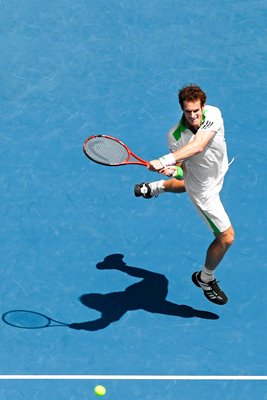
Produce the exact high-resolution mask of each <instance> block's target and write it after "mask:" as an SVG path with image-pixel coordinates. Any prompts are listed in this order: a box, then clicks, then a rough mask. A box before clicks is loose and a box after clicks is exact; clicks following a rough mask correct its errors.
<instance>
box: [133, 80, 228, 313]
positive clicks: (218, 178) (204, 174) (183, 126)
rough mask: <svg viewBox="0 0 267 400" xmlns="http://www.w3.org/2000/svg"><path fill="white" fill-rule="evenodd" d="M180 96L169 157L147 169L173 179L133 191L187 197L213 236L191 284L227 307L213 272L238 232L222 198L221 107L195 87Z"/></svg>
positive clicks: (225, 160) (224, 154) (223, 150)
mask: <svg viewBox="0 0 267 400" xmlns="http://www.w3.org/2000/svg"><path fill="white" fill-rule="evenodd" d="M178 98H179V103H180V106H181V108H182V111H183V114H182V117H181V119H180V121H179V122H178V124H177V125H176V126H174V127H173V128H172V129H171V130H170V131H169V133H168V143H169V149H170V153H169V154H167V155H165V156H162V157H160V158H159V159H156V160H152V161H150V164H149V166H148V168H149V170H150V171H153V172H159V173H161V174H163V175H165V176H168V177H170V179H168V180H166V179H162V180H159V181H156V182H151V183H141V184H137V185H135V187H134V193H135V196H137V197H140V196H142V197H144V198H146V199H150V198H152V197H155V196H158V195H159V194H161V193H164V192H172V193H182V192H187V193H188V195H189V197H190V199H191V200H192V202H193V204H194V206H195V208H196V210H197V211H198V213H199V214H200V216H201V217H202V218H203V219H204V221H205V222H206V223H207V225H208V227H209V228H210V230H211V231H212V232H213V234H214V237H215V238H214V240H213V241H212V243H211V244H210V245H209V247H208V249H207V252H206V258H205V263H204V265H203V268H202V270H201V271H198V272H195V273H194V274H193V275H192V280H193V282H194V284H195V285H196V286H198V287H199V288H201V289H203V293H204V295H205V296H206V298H207V299H208V300H210V301H211V302H213V303H215V304H219V305H223V304H226V303H227V300H228V298H227V296H226V294H225V293H224V292H223V291H222V290H221V288H220V287H219V285H218V281H217V280H216V279H215V270H216V268H217V267H218V265H219V263H220V262H221V260H222V259H223V257H224V255H225V254H226V252H227V250H228V249H229V247H230V246H231V245H232V244H233V241H234V229H233V227H232V225H231V221H230V219H229V217H228V215H227V213H226V211H225V209H224V206H223V204H222V202H221V199H220V191H221V189H222V186H223V182H224V176H225V174H226V172H227V170H228V168H229V163H228V157H227V148H226V143H225V136H224V123H223V118H222V114H221V112H220V110H219V109H218V108H217V107H214V106H210V105H206V94H205V93H204V91H203V90H202V89H201V88H200V87H199V86H197V85H194V84H192V85H189V86H186V87H184V88H182V89H181V90H180V91H179V95H178Z"/></svg>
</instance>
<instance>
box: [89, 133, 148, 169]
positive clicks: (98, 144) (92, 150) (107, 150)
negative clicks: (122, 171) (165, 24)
mask: <svg viewBox="0 0 267 400" xmlns="http://www.w3.org/2000/svg"><path fill="white" fill-rule="evenodd" d="M83 150H84V153H85V155H86V156H87V157H88V158H89V159H90V160H92V161H94V162H96V163H98V164H102V165H107V166H109V167H118V166H120V165H142V166H145V167H147V166H148V165H149V163H148V162H147V161H145V160H143V159H142V158H140V157H138V156H137V155H136V154H134V153H133V152H132V151H131V150H130V149H129V147H128V146H126V144H124V143H122V142H121V141H120V140H118V139H116V138H114V137H112V136H108V135H92V136H90V137H89V138H88V139H86V141H85V142H84V145H83Z"/></svg>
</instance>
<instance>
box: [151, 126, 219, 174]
mask: <svg viewBox="0 0 267 400" xmlns="http://www.w3.org/2000/svg"><path fill="white" fill-rule="evenodd" d="M215 134H216V132H215V131H207V130H201V129H199V130H198V131H197V133H196V134H195V137H194V140H192V141H191V142H189V143H187V144H186V145H185V146H183V147H181V148H180V149H178V150H176V151H174V152H173V153H169V154H167V155H165V156H163V157H160V158H159V159H158V160H152V161H150V163H149V167H148V168H149V169H150V170H151V171H160V170H162V168H164V167H167V166H169V165H175V164H177V163H179V162H182V161H183V160H186V159H187V158H189V157H192V156H195V155H196V154H198V153H201V152H202V151H203V150H204V149H205V148H206V146H207V145H208V143H209V142H210V141H211V140H212V138H213V137H214V136H215Z"/></svg>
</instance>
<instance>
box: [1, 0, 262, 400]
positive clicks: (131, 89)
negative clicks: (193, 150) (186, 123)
mask: <svg viewBox="0 0 267 400" xmlns="http://www.w3.org/2000/svg"><path fill="white" fill-rule="evenodd" d="M0 19H1V20H0V23H1V42H0V43H1V44H0V46H1V58H0V71H1V100H0V101H1V131H0V141H1V157H0V166H1V175H0V179H1V191H0V196H1V199H0V201H1V207H0V213H1V218H0V220H1V226H0V232H1V253H0V254H1V303H0V307H1V310H0V312H1V316H2V315H3V314H5V313H6V312H8V311H12V310H18V309H23V310H28V311H35V312H40V313H42V314H45V315H47V316H48V317H50V318H53V319H55V320H59V321H61V322H65V323H74V322H79V323H81V322H84V323H85V324H84V328H85V329H83V330H75V329H70V328H69V327H67V326H60V327H53V326H50V327H47V328H41V329H19V328H15V327H12V326H9V325H7V324H5V323H4V322H3V321H2V320H1V347H0V371H1V373H0V375H1V380H0V394H1V396H0V397H1V399H3V400H13V399H14V398H16V400H25V399H26V400H29V399H31V400H35V399H36V400H37V399H38V400H44V399H45V400H47V399H50V400H65V399H68V400H87V399H91V398H94V397H95V395H94V393H93V387H94V386H95V385H96V384H98V383H100V384H104V385H105V386H106V387H107V394H106V396H105V399H107V400H126V399H127V400H137V399H141V398H142V399H144V400H150V399H151V400H152V399H153V400H178V399H183V400H192V399H195V398H198V399H204V398H206V394H207V393H209V394H210V395H211V397H212V399H213V400H217V399H224V400H227V399H242V400H246V399H252V398H253V399H267V382H266V379H265V377H266V376H267V342H266V326H267V315H266V307H267V291H266V282H267V270H266V268H267V262H266V216H267V215H266V214H267V213H266V200H267V192H266V187H267V182H266V151H267V139H266V132H265V130H266V107H267V102H266V89H267V72H266V71H267V54H266V34H267V29H266V19H267V4H266V2H265V1H264V0H247V1H246V2H243V1H241V0H236V1H234V2H233V1H230V0H229V1H228V0H226V1H224V2H222V1H219V0H215V1H214V0H207V1H205V2H200V1H197V0H192V1H191V2H186V1H181V0H166V1H159V0H148V1H141V0H129V1H115V0H111V1H103V0H77V1H71V0H55V1H52V0H47V1H43V0H1V1H0ZM191 82H194V83H198V84H199V85H200V86H201V87H202V88H203V89H204V90H205V91H206V92H207V95H208V104H212V105H216V106H218V107H220V109H221V110H222V113H223V116H224V121H225V128H226V139H227V143H228V152H229V158H232V157H235V162H234V163H233V164H232V165H231V168H230V170H229V172H228V174H227V176H226V179H225V185H224V189H223V192H222V199H223V202H224V205H225V207H226V209H227V211H228V213H229V215H230V217H231V220H232V223H233V225H234V228H235V231H236V241H235V244H234V246H233V247H232V248H231V250H230V251H229V253H228V254H227V256H226V257H225V259H224V260H223V262H222V264H221V266H220V268H219V269H218V273H217V276H216V277H217V279H218V280H219V281H220V285H221V286H222V287H223V289H224V290H225V292H226V293H227V294H228V296H229V303H228V304H227V305H226V306H224V307H220V306H216V305H213V304H212V303H210V302H208V301H207V300H206V299H205V298H204V296H203V294H202V292H201V291H200V290H198V289H197V288H196V287H194V285H193V284H192V282H191V275H192V273H193V272H194V271H196V270H199V269H200V268H201V267H202V264H203V261H204V257H205V251H206V248H207V246H208V245H209V243H210V242H211V240H212V236H211V234H210V232H209V231H208V229H207V227H206V226H205V224H204V223H203V222H202V220H200V218H199V216H198V215H197V214H196V212H195V210H194V209H193V207H192V205H191V203H190V201H189V199H188V198H187V196H186V194H184V195H171V194H164V195H162V196H160V197H158V198H156V199H152V200H145V199H137V198H135V197H134V195H133V186H134V184H135V183H139V182H145V181H150V180H154V179H157V178H158V176H157V175H155V174H152V173H151V172H149V171H147V170H146V169H145V168H143V167H140V166H128V167H120V168H108V167H103V166H100V165H97V164H93V163H92V162H90V161H89V160H88V159H87V158H86V157H85V156H84V154H83V151H82V145H83V142H84V140H85V139H86V138H87V137H88V136H90V135H91V134H94V133H106V134H110V135H113V136H116V137H118V138H120V139H121V140H123V141H124V142H126V143H127V144H128V145H129V146H130V147H131V148H132V150H133V151H135V152H136V153H137V154H139V155H140V156H141V157H143V158H145V159H148V160H151V159H152V158H157V157H158V156H160V155H163V154H165V153H167V152H168V149H167V145H166V133H167V131H168V130H169V128H170V127H171V126H173V125H175V124H176V122H177V121H178V119H179V118H180V115H181V113H180V110H179V107H178V102H177V92H178V90H179V88H180V87H182V86H184V85H185V84H188V83H191ZM101 315H102V317H101Z"/></svg>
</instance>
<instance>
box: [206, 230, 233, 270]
mask: <svg viewBox="0 0 267 400" xmlns="http://www.w3.org/2000/svg"><path fill="white" fill-rule="evenodd" d="M234 236H235V232H234V229H233V227H232V225H231V226H230V227H229V228H228V229H226V231H224V232H222V233H218V234H215V239H214V241H213V242H212V243H211V244H210V246H209V248H208V250H207V254H206V260H205V266H206V268H207V269H208V270H209V271H214V270H215V268H216V267H217V266H218V264H219V263H220V262H221V260H222V259H223V257H224V256H225V254H226V252H227V250H228V249H229V248H230V246H231V245H232V244H233V242H234Z"/></svg>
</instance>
